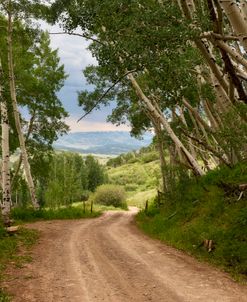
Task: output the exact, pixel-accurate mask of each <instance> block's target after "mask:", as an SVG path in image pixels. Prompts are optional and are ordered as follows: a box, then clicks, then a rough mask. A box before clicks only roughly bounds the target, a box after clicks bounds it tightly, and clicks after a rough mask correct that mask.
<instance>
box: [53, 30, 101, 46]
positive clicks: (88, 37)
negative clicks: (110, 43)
mask: <svg viewBox="0 0 247 302" xmlns="http://www.w3.org/2000/svg"><path fill="white" fill-rule="evenodd" d="M49 34H50V35H70V36H78V37H81V38H85V39H88V40H91V41H93V42H96V43H99V44H101V45H104V46H106V44H104V43H103V42H101V41H99V40H97V39H94V38H92V37H90V36H88V35H86V34H78V33H71V32H55V33H53V32H50V33H49Z"/></svg>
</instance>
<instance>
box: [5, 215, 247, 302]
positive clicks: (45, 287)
mask: <svg viewBox="0 0 247 302" xmlns="http://www.w3.org/2000/svg"><path fill="white" fill-rule="evenodd" d="M133 214H134V211H133V210H132V211H131V212H128V213H127V212H108V213H106V214H104V215H103V216H102V217H100V218H97V219H92V220H74V221H53V222H38V223H35V224H33V225H32V227H34V228H36V229H39V230H40V231H41V239H40V241H39V244H37V245H36V247H35V248H34V250H33V258H34V259H33V262H32V263H29V264H27V265H26V266H25V267H24V268H22V269H18V270H16V271H15V272H14V274H15V278H13V279H12V281H9V282H7V283H6V284H5V285H6V287H7V288H8V290H9V291H10V292H12V293H13V294H14V295H15V298H14V300H13V301H15V302H33V301H37V302H91V301H95V302H97V301H106V302H128V301H136V302H142V301H154V302H159V301H160V302H161V301H162V302H179V301H183V302H184V301H187V302H193V301H200V302H204V301H205V302H212V301H219V302H224V301H232V302H242V301H247V289H246V287H243V286H240V285H238V284H236V283H234V282H233V281H231V280H230V279H229V278H228V277H227V275H225V274H223V273H221V272H218V271H216V270H214V269H212V268H210V267H208V266H207V265H204V264H201V263H198V262H197V261H196V260H194V259H193V258H191V257H189V256H186V255H184V254H183V253H181V252H179V251H176V250H174V249H172V248H170V247H167V246H164V245H162V244H161V243H159V242H158V241H155V240H152V239H149V238H147V237H146V236H144V235H142V234H141V232H140V231H138V230H137V229H136V227H135V225H134V223H133Z"/></svg>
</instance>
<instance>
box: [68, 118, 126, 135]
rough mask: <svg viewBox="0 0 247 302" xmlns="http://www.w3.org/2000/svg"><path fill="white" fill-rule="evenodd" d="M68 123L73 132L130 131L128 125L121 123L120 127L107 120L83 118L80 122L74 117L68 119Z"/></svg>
mask: <svg viewBox="0 0 247 302" xmlns="http://www.w3.org/2000/svg"><path fill="white" fill-rule="evenodd" d="M66 123H67V125H69V126H70V131H71V132H90V131H130V127H129V126H127V125H121V126H119V127H117V126H115V125H113V124H111V123H106V122H93V121H86V120H81V121H80V122H79V123H78V122H77V119H76V118H74V117H69V118H67V119H66Z"/></svg>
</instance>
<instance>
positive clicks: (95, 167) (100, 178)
mask: <svg viewBox="0 0 247 302" xmlns="http://www.w3.org/2000/svg"><path fill="white" fill-rule="evenodd" d="M85 165H86V168H87V171H88V176H87V177H88V187H87V189H88V190H89V191H92V192H94V191H95V189H96V188H97V187H98V186H99V185H101V184H102V183H104V181H105V179H106V176H105V174H104V170H103V168H102V167H101V166H100V165H99V163H98V161H97V159H95V158H94V157H93V156H91V155H89V156H87V157H86V160H85Z"/></svg>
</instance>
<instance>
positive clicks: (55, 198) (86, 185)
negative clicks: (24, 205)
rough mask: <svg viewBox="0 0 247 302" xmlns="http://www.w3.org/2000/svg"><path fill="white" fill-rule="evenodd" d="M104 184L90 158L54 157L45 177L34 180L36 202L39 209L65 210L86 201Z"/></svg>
mask: <svg viewBox="0 0 247 302" xmlns="http://www.w3.org/2000/svg"><path fill="white" fill-rule="evenodd" d="M106 181H107V174H106V173H105V171H104V168H103V166H101V165H100V164H99V163H98V161H97V160H96V159H95V158H94V157H93V156H91V155H88V156H86V157H82V156H81V155H79V154H76V153H69V152H62V153H54V154H53V156H52V158H51V160H50V162H49V168H48V171H47V175H46V177H44V178H39V179H37V199H38V202H39V204H40V205H44V206H48V207H50V208H56V207H60V206H62V205H65V206H69V205H71V204H72V203H73V202H78V201H86V200H87V199H88V198H89V195H90V193H91V192H94V191H95V190H96V188H97V187H98V186H99V185H101V184H103V183H105V182H106ZM24 202H26V200H24Z"/></svg>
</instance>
